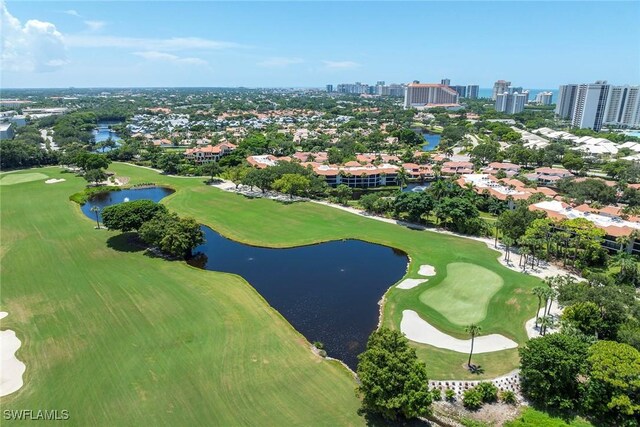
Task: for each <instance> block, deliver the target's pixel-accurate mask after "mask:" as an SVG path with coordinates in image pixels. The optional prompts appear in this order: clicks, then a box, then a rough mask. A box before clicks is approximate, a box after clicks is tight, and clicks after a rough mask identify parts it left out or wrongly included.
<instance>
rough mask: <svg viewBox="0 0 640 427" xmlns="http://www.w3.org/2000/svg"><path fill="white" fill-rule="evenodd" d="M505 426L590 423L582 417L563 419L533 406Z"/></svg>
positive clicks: (582, 425)
mask: <svg viewBox="0 0 640 427" xmlns="http://www.w3.org/2000/svg"><path fill="white" fill-rule="evenodd" d="M504 426H505V427H591V426H592V424H591V423H590V422H588V421H587V420H585V419H583V418H578V417H576V418H573V419H571V420H563V419H562V418H557V417H554V416H552V415H549V414H547V413H545V412H542V411H538V410H536V409H533V408H525V409H523V411H522V412H521V413H520V415H519V416H518V417H517V418H516V419H515V420H513V421H509V422H507V423H506V424H505V425H504Z"/></svg>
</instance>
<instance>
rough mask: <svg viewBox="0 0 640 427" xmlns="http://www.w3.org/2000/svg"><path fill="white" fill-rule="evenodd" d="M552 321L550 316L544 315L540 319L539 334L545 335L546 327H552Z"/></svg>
mask: <svg viewBox="0 0 640 427" xmlns="http://www.w3.org/2000/svg"><path fill="white" fill-rule="evenodd" d="M553 325H554V322H553V319H552V318H551V316H544V317H543V318H542V319H540V335H542V336H545V335H546V334H547V328H553Z"/></svg>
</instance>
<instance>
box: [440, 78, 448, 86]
mask: <svg viewBox="0 0 640 427" xmlns="http://www.w3.org/2000/svg"><path fill="white" fill-rule="evenodd" d="M440 84H441V85H445V86H451V80H450V79H442V80H440Z"/></svg>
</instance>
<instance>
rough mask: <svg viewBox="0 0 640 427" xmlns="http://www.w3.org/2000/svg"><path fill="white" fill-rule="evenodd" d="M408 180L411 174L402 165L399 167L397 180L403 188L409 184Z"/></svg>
mask: <svg viewBox="0 0 640 427" xmlns="http://www.w3.org/2000/svg"><path fill="white" fill-rule="evenodd" d="M408 180H409V176H408V175H407V171H406V170H405V168H403V167H401V168H400V169H398V174H397V175H396V181H397V182H398V185H399V186H400V189H401V190H402V189H403V188H404V187H406V186H407V181H408Z"/></svg>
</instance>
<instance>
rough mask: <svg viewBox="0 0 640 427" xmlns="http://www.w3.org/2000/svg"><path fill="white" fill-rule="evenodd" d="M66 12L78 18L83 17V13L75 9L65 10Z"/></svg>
mask: <svg viewBox="0 0 640 427" xmlns="http://www.w3.org/2000/svg"><path fill="white" fill-rule="evenodd" d="M64 13H66V14H67V15H71V16H75V17H76V18H82V15H80V14H79V13H78V11H77V10H75V9H69V10H65V11H64Z"/></svg>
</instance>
